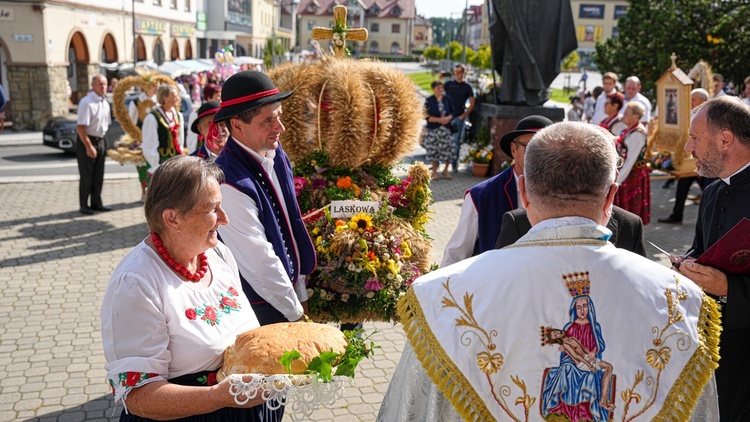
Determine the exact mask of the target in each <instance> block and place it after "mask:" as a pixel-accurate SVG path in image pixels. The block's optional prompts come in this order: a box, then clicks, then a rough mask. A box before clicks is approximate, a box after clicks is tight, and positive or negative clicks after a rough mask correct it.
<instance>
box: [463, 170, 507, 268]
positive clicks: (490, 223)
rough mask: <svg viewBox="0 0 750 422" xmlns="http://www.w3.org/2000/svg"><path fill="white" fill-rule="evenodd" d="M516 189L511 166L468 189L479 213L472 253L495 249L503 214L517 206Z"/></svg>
mask: <svg viewBox="0 0 750 422" xmlns="http://www.w3.org/2000/svg"><path fill="white" fill-rule="evenodd" d="M517 189H518V188H517V187H516V180H515V177H513V166H511V167H508V168H507V169H505V170H504V171H503V172H502V173H500V174H498V175H497V176H494V177H491V178H489V179H487V180H485V181H484V182H481V183H478V184H477V185H476V186H474V187H472V188H470V189H469V192H470V193H471V200H472V201H473V202H474V208H476V210H477V214H478V215H479V232H478V239H477V243H476V245H475V246H474V255H479V254H481V253H483V252H486V251H489V250H491V249H495V242H496V241H497V236H498V235H499V234H500V226H501V225H502V222H503V214H505V213H506V212H508V211H512V210H514V209H516V208H518V190H517Z"/></svg>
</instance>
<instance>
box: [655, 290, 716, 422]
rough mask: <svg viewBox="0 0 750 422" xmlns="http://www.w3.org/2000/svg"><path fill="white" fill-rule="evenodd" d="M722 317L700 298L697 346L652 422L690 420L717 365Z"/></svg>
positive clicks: (707, 299)
mask: <svg viewBox="0 0 750 422" xmlns="http://www.w3.org/2000/svg"><path fill="white" fill-rule="evenodd" d="M720 334H721V314H720V313H719V306H718V304H717V303H716V301H715V300H713V299H711V298H710V297H708V296H706V295H705V294H704V295H703V302H702V304H701V311H700V315H699V317H698V342H699V346H698V348H697V349H696V350H695V353H693V356H691V357H690V360H688V363H687V364H686V365H685V367H684V368H682V372H681V373H680V376H679V377H677V382H676V383H675V384H674V385H673V386H672V389H670V390H669V394H667V398H666V400H665V402H664V406H663V407H662V409H661V411H659V413H658V414H657V415H656V417H655V418H654V419H653V420H654V421H674V422H681V421H687V420H690V414H691V413H693V409H694V408H695V405H696V404H697V403H698V399H699V398H700V396H701V394H702V393H703V388H704V387H705V385H706V384H707V383H708V381H709V379H711V376H712V375H713V373H714V370H715V369H716V368H718V366H719V335H720Z"/></svg>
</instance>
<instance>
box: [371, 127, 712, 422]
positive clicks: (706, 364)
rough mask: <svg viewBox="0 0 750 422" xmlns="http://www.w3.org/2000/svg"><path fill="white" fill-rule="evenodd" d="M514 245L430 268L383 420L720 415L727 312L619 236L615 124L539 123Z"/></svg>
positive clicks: (409, 301) (410, 307)
mask: <svg viewBox="0 0 750 422" xmlns="http://www.w3.org/2000/svg"><path fill="white" fill-rule="evenodd" d="M525 162H526V166H525V170H524V176H522V177H521V178H520V179H519V189H520V193H521V200H522V202H523V205H524V207H525V208H526V209H527V210H528V216H529V220H530V221H531V223H532V225H533V227H532V229H531V231H529V233H528V234H526V235H525V236H523V237H522V238H521V239H519V240H518V242H517V243H516V244H514V245H511V246H508V247H506V248H505V249H502V250H494V251H489V252H486V253H484V254H482V255H479V256H476V257H473V258H469V259H467V260H464V261H461V262H459V263H457V264H454V265H451V266H448V267H446V268H443V269H440V270H437V271H434V272H432V273H429V274H427V275H425V276H423V277H421V278H419V279H418V280H417V281H416V282H415V283H414V284H413V285H412V288H411V289H410V290H409V292H408V293H407V294H406V296H404V298H403V299H402V300H401V301H400V302H399V315H400V317H401V321H402V323H403V324H404V329H405V331H406V333H407V339H408V342H407V344H406V345H405V347H404V352H403V356H402V358H401V362H400V363H399V365H398V367H397V368H396V371H395V373H394V377H393V380H392V381H391V385H390V386H389V388H388V391H387V392H386V395H385V399H384V401H383V404H382V406H381V408H380V414H379V415H378V420H379V421H388V422H391V421H411V420H414V421H453V420H467V421H491V420H500V421H506V420H507V421H511V420H515V421H541V420H561V421H562V420H569V421H573V422H578V421H590V420H593V421H608V420H613V419H614V420H618V421H619V420H637V421H651V420H674V421H686V420H690V419H691V418H692V419H693V420H700V421H716V420H718V410H717V409H718V407H717V401H716V393H715V386H714V381H713V378H712V376H713V370H714V369H715V368H716V367H717V360H718V341H719V330H720V328H719V323H720V321H719V314H718V309H717V305H716V303H715V302H714V300H713V299H710V298H708V297H707V296H706V295H704V294H703V292H702V291H701V289H700V288H698V287H697V286H696V285H695V284H694V283H693V282H692V281H690V280H689V279H687V278H685V277H684V276H682V275H680V274H678V273H676V272H674V271H672V270H671V269H668V268H666V267H663V266H662V265H659V264H657V263H655V262H652V261H650V260H648V259H646V258H643V257H641V256H639V255H636V254H634V253H631V252H629V251H626V250H623V249H616V248H615V247H614V246H613V245H612V244H611V243H609V242H608V239H609V236H610V235H611V232H610V231H609V230H608V229H607V228H606V227H604V226H605V224H606V222H607V220H608V219H609V214H610V211H611V207H612V202H613V200H614V196H615V192H616V191H617V184H616V183H615V180H616V177H617V169H616V162H617V156H616V152H615V148H614V142H613V138H612V137H611V135H609V134H607V133H606V132H604V131H603V130H602V129H601V128H599V127H596V126H594V125H588V124H585V123H570V122H568V123H558V124H555V125H553V126H550V127H548V128H546V129H544V130H542V131H541V132H539V133H538V134H536V135H535V136H534V139H533V142H531V143H530V144H529V147H528V148H527V150H526V155H525Z"/></svg>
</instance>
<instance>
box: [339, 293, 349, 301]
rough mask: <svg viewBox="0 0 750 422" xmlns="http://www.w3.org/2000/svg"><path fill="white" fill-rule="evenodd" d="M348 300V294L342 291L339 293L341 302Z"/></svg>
mask: <svg viewBox="0 0 750 422" xmlns="http://www.w3.org/2000/svg"><path fill="white" fill-rule="evenodd" d="M348 300H349V294H347V293H344V294H342V295H341V301H342V302H347V301H348Z"/></svg>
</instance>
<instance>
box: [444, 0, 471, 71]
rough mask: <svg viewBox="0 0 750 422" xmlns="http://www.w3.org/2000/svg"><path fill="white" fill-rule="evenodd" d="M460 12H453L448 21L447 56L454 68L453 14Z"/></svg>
mask: <svg viewBox="0 0 750 422" xmlns="http://www.w3.org/2000/svg"><path fill="white" fill-rule="evenodd" d="M467 1H468V0H467ZM459 13H461V12H451V15H450V20H449V21H448V24H449V25H448V26H449V29H448V47H447V48H446V53H445V58H446V59H447V60H448V61H449V62H451V69H452V68H453V63H452V62H453V60H451V42H452V41H453V15H458V14H459Z"/></svg>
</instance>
